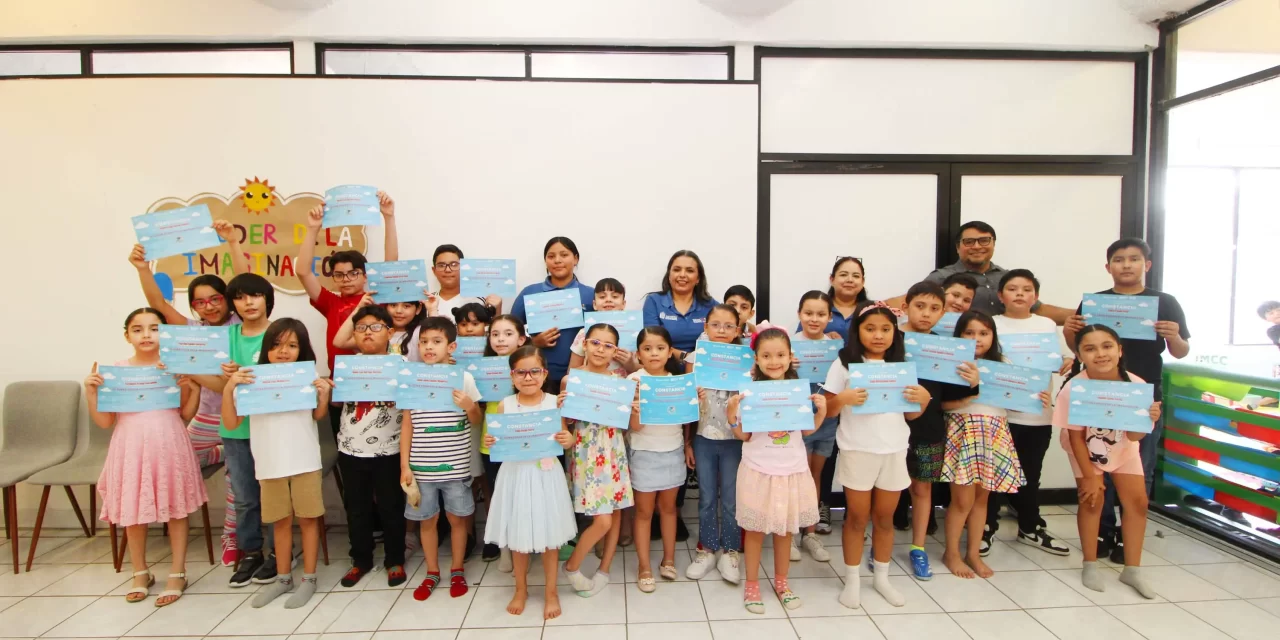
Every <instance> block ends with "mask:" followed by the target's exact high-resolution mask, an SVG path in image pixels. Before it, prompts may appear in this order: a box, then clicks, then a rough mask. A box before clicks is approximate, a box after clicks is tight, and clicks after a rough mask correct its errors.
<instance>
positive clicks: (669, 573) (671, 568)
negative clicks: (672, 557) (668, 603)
mask: <svg viewBox="0 0 1280 640" xmlns="http://www.w3.org/2000/svg"><path fill="white" fill-rule="evenodd" d="M658 575H660V576H662V579H663V580H675V579H676V577H677V575H678V574H677V573H676V563H674V562H672V563H671V564H666V563H665V562H664V563H662V564H660V565H658Z"/></svg>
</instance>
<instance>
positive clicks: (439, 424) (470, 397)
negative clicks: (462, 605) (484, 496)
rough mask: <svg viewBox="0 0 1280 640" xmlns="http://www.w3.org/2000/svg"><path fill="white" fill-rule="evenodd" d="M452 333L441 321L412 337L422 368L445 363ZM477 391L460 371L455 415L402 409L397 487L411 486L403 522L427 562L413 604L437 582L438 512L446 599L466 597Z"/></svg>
mask: <svg viewBox="0 0 1280 640" xmlns="http://www.w3.org/2000/svg"><path fill="white" fill-rule="evenodd" d="M457 339H458V333H457V329H456V328H455V327H454V326H453V323H452V322H449V321H448V320H447V319H445V318H427V319H426V320H424V321H423V322H422V328H421V331H420V332H419V335H418V354H419V355H420V356H421V357H422V362H424V363H426V364H446V363H447V362H448V360H449V356H450V355H451V354H452V353H453V351H454V350H455V349H457V348H458V342H457ZM479 401H480V390H479V389H477V388H476V381H475V378H473V377H472V376H471V374H470V373H467V372H466V371H463V372H462V389H461V390H460V391H454V392H453V403H454V404H455V405H457V407H458V409H460V411H420V410H416V409H415V410H408V409H406V410H404V411H402V412H401V421H400V484H401V485H403V486H408V485H410V484H414V483H416V484H417V485H418V492H419V493H420V494H421V496H422V501H421V502H420V503H419V504H418V506H417V507H407V508H406V509H405V512H404V517H406V518H408V519H410V520H414V521H417V522H418V523H419V527H418V530H419V532H420V535H421V536H422V553H423V555H424V556H425V559H426V563H427V577H426V578H425V579H424V580H423V581H422V584H421V585H419V586H418V588H417V589H414V590H413V599H414V600H418V601H422V600H426V599H427V598H429V597H431V592H432V591H434V590H435V588H436V585H437V584H439V583H440V549H439V545H440V541H439V538H438V536H437V533H436V521H437V519H438V518H439V516H440V509H441V507H443V508H444V511H445V517H446V518H448V520H449V525H450V532H451V533H450V543H451V544H450V549H451V551H452V556H451V557H450V566H449V595H450V596H451V597H454V598H458V597H461V596H463V595H465V594H466V593H467V577H466V574H465V573H464V572H463V566H462V563H463V561H464V560H465V559H466V557H467V553H466V548H467V538H468V537H469V534H468V530H469V529H470V526H469V523H468V522H467V520H468V519H469V518H470V517H471V515H472V514H473V513H475V510H476V503H475V500H474V498H473V497H472V494H471V477H472V475H471V463H472V460H471V458H472V449H473V447H472V442H471V425H473V424H476V423H478V422H480V420H481V417H482V416H483V412H482V409H481V408H480V405H479V404H477V403H478V402H479Z"/></svg>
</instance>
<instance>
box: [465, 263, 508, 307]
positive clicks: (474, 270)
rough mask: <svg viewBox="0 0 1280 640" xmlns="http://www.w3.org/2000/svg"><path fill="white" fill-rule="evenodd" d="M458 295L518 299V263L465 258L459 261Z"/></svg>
mask: <svg viewBox="0 0 1280 640" xmlns="http://www.w3.org/2000/svg"><path fill="white" fill-rule="evenodd" d="M458 263H459V264H458V271H459V272H460V274H461V275H460V276H459V278H458V293H460V294H461V295H464V296H468V297H472V296H474V297H476V298H487V297H489V296H491V295H494V294H497V295H499V296H501V297H503V298H514V297H516V261H515V260H490V259H485V258H463V259H461V260H459V261H458Z"/></svg>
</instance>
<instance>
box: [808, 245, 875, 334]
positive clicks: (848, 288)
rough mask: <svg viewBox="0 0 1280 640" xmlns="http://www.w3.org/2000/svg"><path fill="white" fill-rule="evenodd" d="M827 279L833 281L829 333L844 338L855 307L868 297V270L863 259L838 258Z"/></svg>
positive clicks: (829, 292)
mask: <svg viewBox="0 0 1280 640" xmlns="http://www.w3.org/2000/svg"><path fill="white" fill-rule="evenodd" d="M827 281H828V282H830V283H831V288H830V289H827V295H829V296H831V321H830V322H828V323H827V335H829V336H831V337H832V338H837V339H840V340H844V338H845V334H846V333H848V332H849V322H850V321H851V320H852V319H853V310H854V308H855V307H857V306H858V303H859V302H864V301H865V300H866V299H867V290H866V270H865V269H864V268H863V266H862V259H861V258H854V257H852V256H843V257H840V258H836V263H835V265H833V266H832V267H831V276H830V277H829V278H828V279H827ZM797 330H798V329H797Z"/></svg>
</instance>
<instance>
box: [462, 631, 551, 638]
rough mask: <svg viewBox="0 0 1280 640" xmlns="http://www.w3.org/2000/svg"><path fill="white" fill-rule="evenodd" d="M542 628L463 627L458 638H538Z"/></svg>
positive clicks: (540, 635)
mask: <svg viewBox="0 0 1280 640" xmlns="http://www.w3.org/2000/svg"><path fill="white" fill-rule="evenodd" d="M541 637H542V629H540V628H538V629H463V630H462V631H460V632H458V640H539V638H541Z"/></svg>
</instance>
